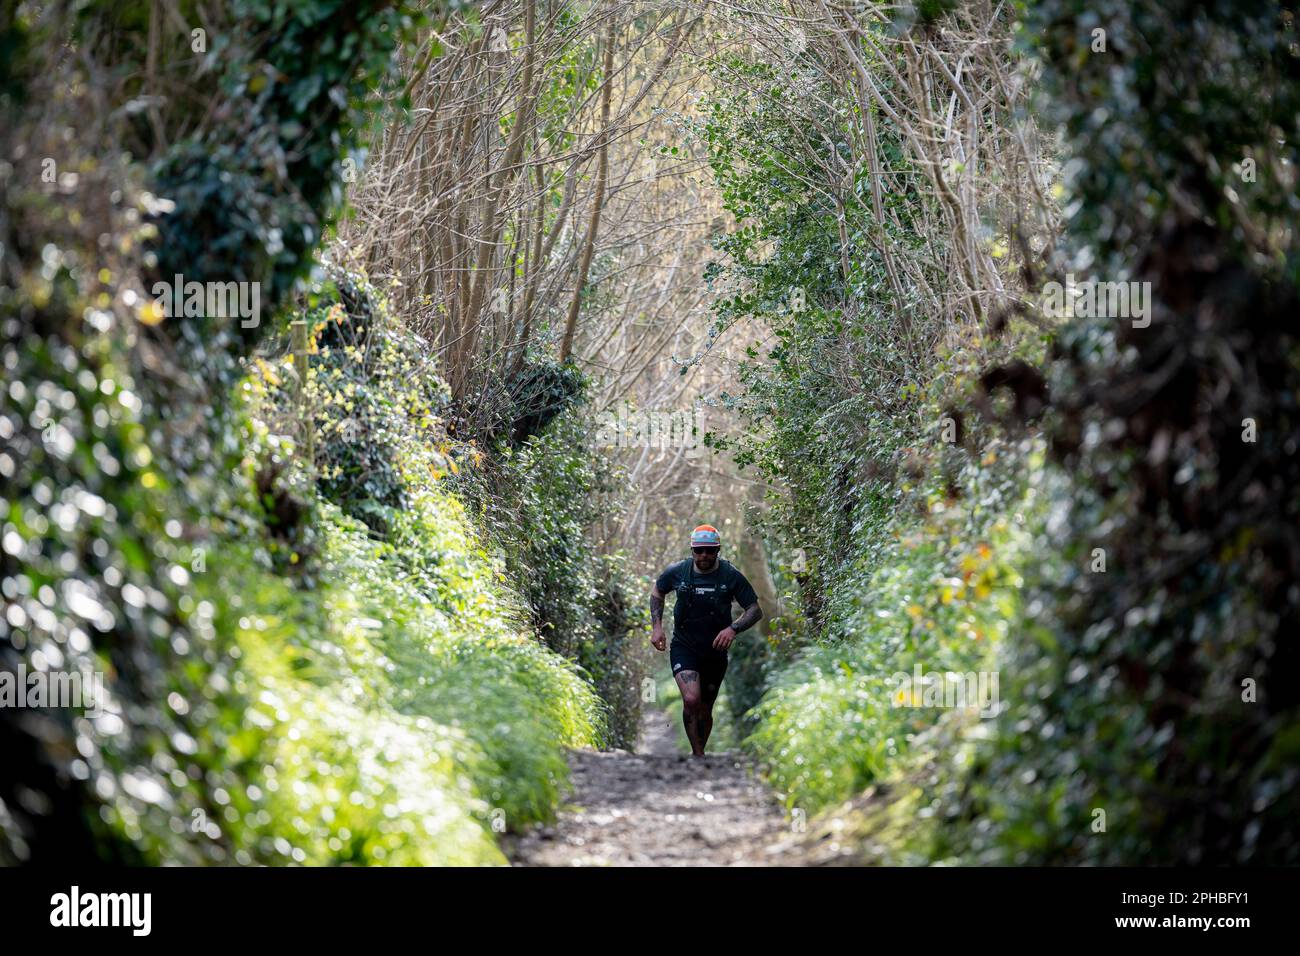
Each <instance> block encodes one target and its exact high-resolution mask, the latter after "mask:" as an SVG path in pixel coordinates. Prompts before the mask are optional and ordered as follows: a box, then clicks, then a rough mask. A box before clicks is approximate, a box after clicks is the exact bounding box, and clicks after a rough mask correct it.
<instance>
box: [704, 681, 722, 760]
mask: <svg viewBox="0 0 1300 956" xmlns="http://www.w3.org/2000/svg"><path fill="white" fill-rule="evenodd" d="M700 688H701V694H700V750H703V749H704V745H705V744H707V743H708V742H709V734H711V733H713V705H714V704H715V703H716V702H717V700H718V691H720V690H721V689H722V685H721V684H705V683H704V682H702V681H701V683H700Z"/></svg>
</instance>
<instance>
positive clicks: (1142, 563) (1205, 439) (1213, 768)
mask: <svg viewBox="0 0 1300 956" xmlns="http://www.w3.org/2000/svg"><path fill="white" fill-rule="evenodd" d="M1285 6H1287V5H1284V7H1285ZM1030 22H1031V27H1032V30H1033V32H1032V33H1031V34H1030V37H1031V38H1032V39H1033V40H1034V41H1035V42H1036V44H1037V45H1038V46H1039V48H1040V49H1041V52H1042V57H1043V61H1044V62H1043V66H1044V70H1043V90H1044V93H1045V94H1046V95H1047V96H1048V97H1049V98H1050V99H1049V103H1050V105H1051V109H1052V110H1053V111H1054V112H1055V114H1056V115H1057V116H1059V117H1060V118H1062V119H1063V120H1064V121H1065V127H1066V130H1067V138H1068V143H1067V145H1068V148H1069V150H1070V153H1071V155H1072V156H1073V159H1072V161H1071V163H1070V165H1069V167H1068V169H1069V172H1070V177H1069V188H1070V190H1071V192H1072V196H1071V199H1072V201H1071V203H1070V206H1069V207H1068V208H1069V210H1070V211H1071V212H1072V216H1071V220H1070V226H1071V231H1072V236H1073V240H1074V245H1075V267H1076V271H1078V272H1079V273H1081V274H1083V275H1089V274H1091V275H1095V276H1096V277H1098V278H1102V279H1109V280H1113V279H1118V278H1120V277H1121V276H1131V277H1132V278H1134V279H1135V280H1138V281H1149V282H1151V284H1152V290H1153V299H1154V311H1153V315H1152V319H1151V324H1150V326H1149V327H1144V328H1138V327H1134V326H1133V323H1131V322H1129V321H1127V320H1123V319H1114V318H1110V319H1090V320H1080V321H1077V322H1075V323H1074V324H1073V325H1072V327H1071V328H1070V329H1069V330H1068V332H1067V333H1065V334H1064V335H1063V336H1062V341H1061V343H1060V349H1059V351H1060V361H1059V362H1058V363H1057V365H1056V369H1055V371H1056V376H1055V379H1056V380H1055V381H1054V382H1053V393H1054V394H1055V395H1059V396H1060V398H1059V399H1058V400H1057V402H1056V405H1057V410H1056V412H1055V413H1054V415H1053V416H1052V418H1051V420H1050V421H1051V434H1052V443H1053V450H1054V453H1055V454H1054V459H1055V461H1056V463H1057V464H1058V465H1059V466H1060V467H1061V469H1062V470H1063V471H1064V472H1065V473H1066V474H1068V475H1069V476H1070V478H1071V479H1072V481H1073V484H1072V486H1071V487H1070V488H1069V489H1068V491H1067V492H1065V493H1063V494H1062V498H1063V499H1064V501H1063V504H1064V507H1062V508H1061V510H1060V514H1059V517H1058V518H1057V520H1056V521H1055V522H1054V523H1053V525H1052V526H1050V527H1049V529H1048V532H1049V533H1046V534H1043V535H1042V536H1041V537H1040V538H1039V540H1038V543H1037V545H1036V547H1037V548H1038V550H1039V551H1040V552H1042V553H1051V552H1055V553H1059V555H1060V558H1061V560H1060V566H1059V571H1058V573H1057V574H1055V575H1052V574H1043V575H1037V576H1035V579H1034V580H1033V581H1032V582H1031V583H1032V585H1033V590H1032V592H1031V599H1032V600H1033V601H1034V603H1035V604H1036V606H1038V607H1040V608H1041V609H1042V611H1043V613H1042V616H1041V618H1040V622H1039V624H1038V626H1037V627H1035V628H1033V629H1032V630H1027V631H1026V632H1025V633H1024V634H1023V635H1022V636H1021V637H1020V639H1019V640H1017V641H1016V643H1015V646H1014V647H1013V648H1011V649H1010V653H1009V655H1008V658H1009V660H1008V671H1009V673H1010V674H1011V675H1012V676H1013V678H1014V683H1013V686H1012V687H1011V688H1010V690H1009V692H1008V695H1007V696H1008V699H1009V700H1010V701H1011V708H1010V710H1009V711H1008V713H1007V714H1006V715H1005V717H1004V718H1003V720H1002V721H1000V723H999V734H998V736H997V738H996V740H995V741H993V742H991V743H990V744H989V745H988V746H987V747H984V748H981V749H980V750H979V751H978V752H977V753H978V757H977V760H976V763H975V766H974V768H973V770H972V773H971V776H970V780H969V781H968V782H967V784H966V785H965V786H964V788H963V789H962V791H961V792H960V793H959V792H957V788H956V787H949V788H945V789H944V791H943V794H944V798H945V799H944V800H943V801H942V804H943V812H942V819H943V820H944V821H960V820H967V819H970V818H971V817H972V816H981V817H984V818H985V819H986V820H987V821H988V822H987V823H986V824H985V825H984V826H982V827H980V828H975V829H971V828H965V827H959V826H952V827H949V826H941V827H940V828H939V830H938V833H939V836H940V837H941V838H942V842H941V843H940V844H939V845H938V847H937V849H936V853H938V854H940V855H943V856H948V855H957V854H960V855H963V856H965V857H966V858H969V859H976V860H990V861H1010V862H1036V863H1037V862H1054V863H1060V862H1067V863H1074V862H1089V863H1101V864H1111V863H1121V862H1123V863H1132V862H1134V861H1141V862H1143V863H1159V864H1215V865H1223V864H1241V863H1295V862H1297V860H1298V859H1300V857H1298V856H1297V854H1298V853H1300V831H1298V830H1297V821H1298V820H1300V804H1297V793H1300V789H1298V788H1297V783H1300V776H1298V774H1300V770H1297V766H1298V765H1297V761H1296V750H1295V745H1294V741H1295V740H1296V739H1297V727H1300V696H1298V695H1297V693H1296V691H1295V689H1294V682H1293V681H1292V679H1291V676H1290V675H1292V674H1293V673H1294V672H1295V664H1296V652H1295V640H1294V634H1295V630H1296V624H1297V622H1298V621H1300V603H1298V602H1300V594H1297V591H1296V588H1295V585H1294V582H1295V580H1296V579H1297V565H1296V561H1295V557H1294V556H1295V555H1296V554H1297V553H1300V537H1298V534H1300V532H1298V531H1297V529H1300V520H1297V519H1298V518H1300V497H1298V496H1297V492H1296V489H1297V487H1300V472H1298V471H1297V456H1296V445H1297V440H1298V436H1300V415H1298V414H1297V408H1296V395H1297V394H1298V393H1300V374H1298V373H1297V370H1298V369H1300V348H1298V346H1297V340H1296V335H1295V323H1294V321H1293V318H1292V317H1293V316H1294V312H1295V308H1296V304H1297V288H1296V284H1297V282H1296V280H1297V275H1300V272H1298V271H1297V268H1296V263H1297V247H1296V237H1295V235H1294V230H1293V229H1292V228H1291V224H1292V223H1293V222H1294V219H1295V215H1296V211H1297V209H1298V208H1300V197H1297V195H1296V190H1295V187H1294V176H1293V174H1292V172H1291V170H1293V169H1294V167H1295V164H1296V162H1297V160H1300V156H1297V155H1296V143H1297V132H1298V131H1297V129H1296V116H1297V109H1298V107H1300V60H1298V59H1297V58H1296V56H1295V52H1294V46H1293V44H1294V31H1295V13H1294V11H1293V10H1290V9H1284V8H1281V7H1279V6H1277V5H1275V4H1267V3H1232V4H1229V3H1190V2H1189V3H1172V4H1171V3H1158V4H1157V3H1138V4H1133V3H1124V4H1121V3H1106V4H1101V5H1097V4H1084V3H1081V2H1071V0H1045V2H1042V3H1039V4H1036V5H1035V7H1034V9H1033V17H1032V19H1031V21H1030ZM1099 26H1104V27H1105V28H1106V31H1107V36H1108V43H1107V47H1108V52H1107V53H1105V54H1101V53H1097V54H1094V53H1092V52H1091V46H1090V39H1091V31H1092V30H1093V29H1094V28H1095V27H1099ZM1248 159H1249V160H1251V161H1253V163H1254V165H1255V171H1254V175H1253V176H1252V177H1250V178H1248V177H1246V176H1245V175H1244V173H1245V168H1244V165H1243V164H1244V163H1245V161H1246V160H1248ZM1246 419H1251V420H1253V421H1254V422H1256V423H1257V425H1258V429H1259V434H1258V436H1257V438H1256V440H1255V441H1253V442H1252V441H1249V440H1248V439H1247V438H1246V434H1245V421H1246ZM1099 548H1100V549H1104V551H1105V557H1106V571H1105V573H1093V572H1092V570H1091V563H1092V561H1093V555H1094V553H1095V552H1094V549H1099ZM1248 682H1253V683H1248ZM1250 686H1253V687H1254V688H1256V694H1255V696H1254V699H1253V701H1252V700H1250V699H1248V698H1249V696H1250V695H1249V694H1248V689H1249V687H1250ZM1026 730H1030V732H1026ZM1097 810H1104V811H1105V813H1106V820H1107V828H1106V831H1105V832H1098V831H1096V830H1095V827H1094V825H1095V823H1096V822H1097V820H1098V817H1097V815H1096V811H1097Z"/></svg>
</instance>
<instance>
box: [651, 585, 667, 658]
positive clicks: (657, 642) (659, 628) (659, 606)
mask: <svg viewBox="0 0 1300 956" xmlns="http://www.w3.org/2000/svg"><path fill="white" fill-rule="evenodd" d="M650 643H651V644H653V645H654V646H655V650H658V651H662V650H663V649H664V596H663V594H662V593H661V592H660V590H659V588H658V587H651V588H650Z"/></svg>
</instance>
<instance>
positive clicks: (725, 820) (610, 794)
mask: <svg viewBox="0 0 1300 956" xmlns="http://www.w3.org/2000/svg"><path fill="white" fill-rule="evenodd" d="M675 740H676V728H675V726H673V724H672V723H671V721H670V718H669V717H668V716H667V715H665V714H664V713H663V712H662V711H659V710H652V711H649V712H648V713H647V714H646V718H645V723H644V724H643V726H642V731H641V743H640V745H639V746H638V748H637V751H636V752H635V753H628V752H627V751H624V750H613V751H608V752H599V751H593V750H575V751H571V752H570V755H569V766H570V768H571V769H572V774H573V792H572V794H571V795H570V797H569V799H568V801H567V804H566V806H565V807H563V808H562V810H561V812H560V814H559V818H558V819H557V820H556V822H555V823H554V824H552V825H550V826H544V827H540V828H537V829H534V830H532V831H530V832H529V833H526V834H524V835H522V836H520V837H517V838H516V839H515V840H514V841H513V845H512V846H508V848H507V852H508V853H509V855H510V857H511V859H512V861H513V862H514V863H515V864H516V865H522V866H781V865H789V864H792V863H796V862H800V861H799V860H796V859H795V858H794V857H796V856H798V855H800V854H799V851H798V848H797V844H796V843H795V842H794V841H793V840H791V839H790V836H791V834H790V826H789V824H788V823H787V822H786V819H785V816H784V814H783V813H782V812H781V809H780V807H778V806H777V803H776V801H775V800H774V799H773V797H772V793H771V791H770V790H769V789H768V788H767V787H766V786H765V785H764V784H763V782H762V781H761V780H760V779H759V778H758V777H757V776H756V775H755V774H754V772H753V770H752V767H751V764H750V762H749V761H748V760H747V759H746V758H744V757H743V756H741V755H740V754H735V753H718V754H709V755H708V756H706V757H703V758H701V759H698V760H697V759H693V758H691V757H689V756H687V755H685V754H681V753H679V752H678V751H677V749H676V745H675Z"/></svg>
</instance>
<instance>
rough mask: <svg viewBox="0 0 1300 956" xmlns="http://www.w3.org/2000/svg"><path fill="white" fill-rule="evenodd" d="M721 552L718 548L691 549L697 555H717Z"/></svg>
mask: <svg viewBox="0 0 1300 956" xmlns="http://www.w3.org/2000/svg"><path fill="white" fill-rule="evenodd" d="M719 550H720V549H718V548H691V551H692V552H693V553H695V554H717V553H718V551H719Z"/></svg>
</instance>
